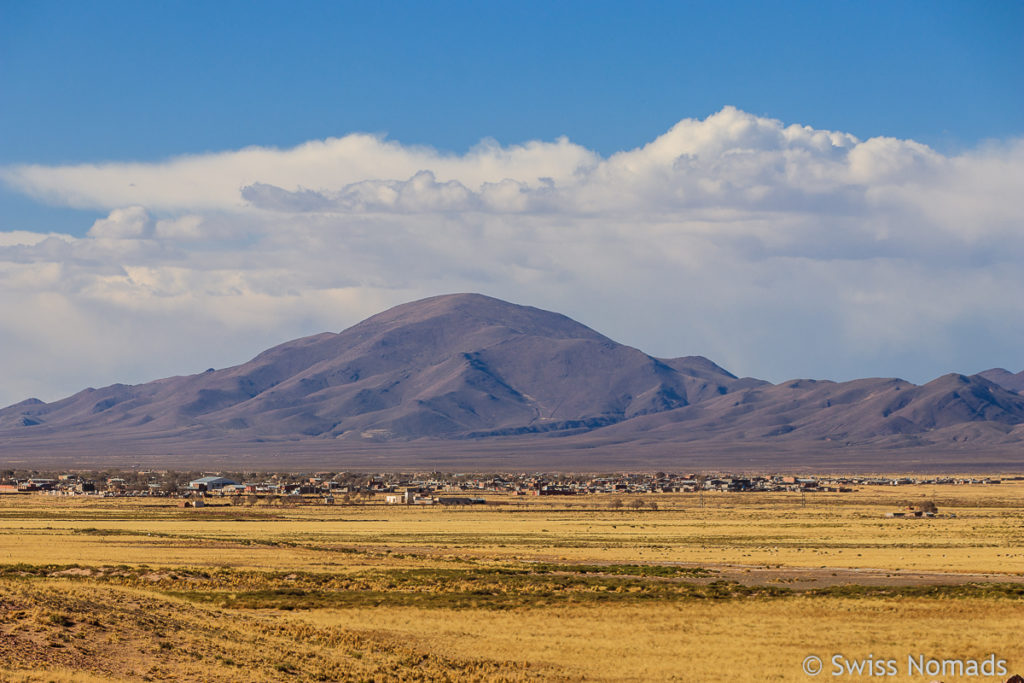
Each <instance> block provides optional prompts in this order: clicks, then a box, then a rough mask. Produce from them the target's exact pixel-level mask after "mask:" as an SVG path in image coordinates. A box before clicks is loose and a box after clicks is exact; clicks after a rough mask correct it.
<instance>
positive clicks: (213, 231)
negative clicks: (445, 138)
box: [0, 107, 1024, 404]
mask: <svg viewBox="0 0 1024 683" xmlns="http://www.w3.org/2000/svg"><path fill="white" fill-rule="evenodd" d="M0 179H2V180H3V181H4V182H5V183H6V184H7V185H8V186H10V187H11V188H14V189H16V190H20V191H22V192H24V193H26V194H29V195H31V196H34V197H38V198H40V199H41V200H43V201H48V202H53V203H56V204H61V205H67V206H75V207H90V208H101V209H103V210H106V211H108V212H109V213H108V215H107V217H105V218H102V219H100V220H97V221H96V222H95V223H94V224H93V225H92V226H91V228H89V229H88V231H87V232H86V234H85V236H84V237H81V238H74V237H70V236H67V235H62V234H37V233H30V232H17V233H15V232H9V233H0V337H2V338H3V339H4V340H5V347H4V349H5V354H3V356H2V357H0V373H3V376H4V377H5V378H6V382H5V384H4V386H3V387H0V404H6V403H11V402H14V401H16V400H20V399H22V398H25V397H27V396H29V395H39V396H40V397H41V398H44V399H46V400H50V399H54V398H57V397H59V396H60V395H62V394H66V393H70V392H71V391H73V390H76V389H79V388H81V387H83V386H86V385H90V384H92V385H96V384H104V383H109V382H114V381H126V382H136V381H143V380H147V379H153V378H156V377H160V376H165V375H169V374H175V373H182V372H196V371H201V370H203V369H205V368H206V367H209V366H221V365H224V364H228V363H237V362H242V361H244V360H246V359H247V358H248V357H249V356H251V355H254V354H255V353H257V352H258V351H260V350H262V349H263V348H265V347H267V346H269V345H271V344H273V343H275V342H279V341H283V340H286V339H289V338H292V337H295V336H298V335H301V334H309V333H314V332H320V331H323V330H339V329H342V328H344V327H346V326H348V325H350V324H353V323H355V322H357V321H358V320H360V319H362V318H363V317H365V316H367V315H370V314H372V313H374V312H377V311H379V310H381V309H383V308H385V307H387V306H389V305H393V304H397V303H401V302H403V301H408V300H411V299H414V298H418V297H422V296H430V295H434V294H438V293H444V292H453V291H480V292H483V293H486V294H490V295H494V296H498V297H502V298H506V299H509V300H512V301H516V302H520V303H526V304H531V305H535V306H541V307H545V308H550V309H554V310H558V311H561V312H564V313H566V314H568V315H570V316H573V317H575V318H577V319H579V320H581V321H582V322H584V323H587V324H589V325H591V326H593V327H595V328H597V329H598V330H600V331H601V332H604V333H606V334H608V335H609V336H611V337H613V338H615V339H618V340H620V341H623V342H626V343H629V344H632V345H634V346H637V347H639V348H642V349H644V350H646V351H649V352H651V353H655V354H658V355H662V356H673V355H685V354H692V353H700V354H704V355H707V356H709V357H711V358H712V359H714V360H715V361H717V362H720V363H722V364H723V365H725V366H726V367H727V368H729V369H731V370H733V371H735V372H737V373H742V374H754V375H758V376H762V377H766V378H768V379H772V380H776V381H781V380H784V379H787V378H789V377H793V376H817V377H837V378H849V377H854V376H863V375H902V376H905V377H908V378H909V379H913V380H915V381H922V380H926V379H929V378H930V377H933V376H935V375H938V374H941V373H943V372H947V371H954V370H955V371H963V372H976V371H979V370H982V369H985V368H987V367H990V366H996V365H1007V366H1010V369H1013V370H1019V369H1021V368H1022V367H1024V357H1022V355H1021V353H1020V351H1019V349H1018V346H1019V344H1018V341H1019V339H1020V338H1021V335H1022V333H1024V315H1022V311H1021V304H1020V303H1019V302H1020V301H1024V272H1022V269H1021V268H1020V267H1019V264H1020V263H1022V262H1024V192H1022V191H1024V142H1021V141H1017V140H1008V141H994V142H991V143H988V144H986V145H984V146H981V147H979V148H978V149H974V150H970V151H968V152H965V153H963V154H959V155H955V156H950V155H943V154H940V153H939V152H937V151H935V150H933V149H930V148H929V147H927V146H925V145H922V144H920V143H918V142H915V141H913V140H898V139H893V138H883V137H877V138H870V139H867V140H860V139H858V138H856V137H854V136H852V135H849V134H847V133H843V132H837V131H827V130H817V129H813V128H810V127H807V126H802V125H795V124H785V123H783V122H780V121H777V120H774V119H769V118H764V117H758V116H754V115H751V114H748V113H746V112H743V111H740V110H737V109H735V108H732V107H726V108H725V109H723V110H722V111H720V112H718V113H716V114H714V115H712V116H709V117H707V118H705V119H685V120H683V121H680V122H679V123H678V124H676V125H675V126H673V127H672V129H671V130H669V131H667V132H666V133H664V134H663V135H661V136H659V137H657V138H655V139H654V140H652V141H650V142H649V143H647V144H644V145H641V146H638V147H636V148H635V149H631V150H626V151H623V152H620V153H617V154H613V155H611V156H609V157H607V158H602V157H601V156H600V155H598V154H596V153H595V152H593V151H591V150H588V149H585V148H583V147H581V146H579V145H576V144H574V143H572V142H570V141H569V140H568V139H564V138H563V139H559V140H556V141H554V142H536V141H535V142H528V143H525V144H522V145H513V146H508V147H502V146H500V145H498V144H496V143H494V142H489V141H485V142H483V143H481V144H480V145H478V146H477V147H475V148H473V149H471V150H470V151H468V152H466V153H465V154H446V153H441V152H438V151H436V150H433V149H429V148H424V147H410V146H404V145H402V144H400V143H398V142H395V141H390V140H387V139H385V138H383V137H381V136H372V135H364V134H352V135H347V136H345V137H341V138H330V139H327V140H324V141H313V142H309V143H305V144H303V145H299V146H298V147H295V148H292V149H273V148H258V147H253V148H247V149H242V150H238V151H227V152H221V153H216V154H205V155H194V156H188V157H179V158H173V159H169V160H166V161H159V162H148V163H94V164H83V165H75V166H54V167H51V166H41V165H21V166H12V167H6V168H2V169H0ZM84 227H86V226H83V228H84Z"/></svg>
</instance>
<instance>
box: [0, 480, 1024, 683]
mask: <svg viewBox="0 0 1024 683" xmlns="http://www.w3.org/2000/svg"><path fill="white" fill-rule="evenodd" d="M634 499H635V498H634V497H632V496H623V497H622V500H623V501H624V502H625V503H626V505H625V506H623V507H622V508H618V509H616V508H613V507H612V502H613V501H614V500H615V497H614V496H607V495H597V496H586V497H564V498H562V497H560V498H522V497H513V496H506V495H503V494H502V495H496V494H495V495H490V496H489V504H488V505H485V506H472V507H465V508H441V507H427V506H416V507H405V506H387V505H383V504H380V503H373V504H367V505H353V506H340V505H339V506H325V505H313V504H308V505H307V504H304V505H294V504H293V505H288V504H279V503H277V502H275V504H269V503H270V501H262V502H260V503H257V504H254V505H246V504H242V505H235V504H231V503H230V502H229V501H228V499H218V498H213V499H212V502H213V503H214V504H213V505H211V506H208V507H206V508H201V509H183V508H179V507H177V506H176V505H174V501H171V500H166V499H152V500H146V499H97V498H57V497H51V496H40V495H33V496H5V497H0V680H5V681H6V680H13V681H50V680H55V681H109V680H183V679H194V680H210V681H235V680H237V681H249V680H254V681H278V680H296V681H305V680H321V681H335V680H339V681H349V680H352V681H358V680H381V681H384V680H452V681H462V680H545V681H546V680H583V679H588V680H615V681H618V680H682V681H714V680H755V679H756V680H780V681H789V680H792V681H798V680H799V681H807V680H813V679H811V678H809V677H808V676H806V675H805V674H804V673H803V672H802V670H801V661H802V660H803V658H804V657H805V656H807V655H809V654H816V655H819V656H821V657H823V658H824V659H826V669H825V671H824V673H823V674H822V675H821V677H822V678H828V679H830V680H858V679H857V677H856V676H848V675H843V676H840V677H833V676H831V675H830V667H829V664H828V661H827V660H828V658H829V657H831V655H833V654H836V653H842V654H843V655H844V656H846V657H848V658H851V659H856V658H866V657H868V656H869V655H873V657H874V658H875V659H878V658H889V657H891V658H895V659H898V660H899V661H900V667H901V671H903V670H905V669H906V666H905V659H906V657H907V656H908V655H917V654H923V655H926V656H928V657H932V656H934V657H940V658H975V659H978V660H981V659H982V658H984V657H987V656H988V655H989V654H992V653H995V654H996V655H998V656H999V657H1000V658H1002V659H1005V660H1006V661H1007V664H1006V666H1007V668H1008V669H1009V671H1010V673H1014V672H1019V673H1024V651H1022V649H1024V644H1022V642H1021V638H1020V633H1021V629H1020V624H1021V623H1024V482H1010V483H1004V484H1000V485H995V486H935V487H924V486H913V487H863V488H862V489H861V490H859V491H856V492H853V493H842V494H840V493H808V494H806V495H801V494H795V493H771V494H737V493H730V494H725V493H723V494H704V495H703V496H698V495H697V494H656V495H651V496H644V497H643V499H644V501H645V502H647V503H648V504H649V503H650V502H652V501H654V502H656V503H657V509H656V510H655V509H651V508H650V507H649V506H648V507H645V508H643V509H641V510H634V509H632V508H631V507H630V505H629V503H630V502H631V501H632V500H634ZM924 501H933V502H935V504H936V505H938V507H939V512H940V516H939V517H936V518H934V519H886V518H885V516H884V515H885V513H886V512H890V511H896V510H899V509H900V508H901V507H905V506H906V505H908V504H915V505H916V504H919V503H921V502H924ZM221 503H223V504H221ZM951 514H955V515H956V516H955V517H952V516H947V515H951ZM933 678H935V677H919V678H914V677H909V678H908V677H907V676H902V677H897V678H896V679H895V680H933ZM1006 678H1008V675H1007V676H1003V677H1002V678H971V677H962V678H957V677H956V676H949V675H946V676H943V677H941V680H944V681H952V680H1005V679H1006ZM863 680H875V679H874V678H868V677H865V678H864V679H863ZM890 680H893V679H890Z"/></svg>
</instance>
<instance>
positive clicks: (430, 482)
mask: <svg viewBox="0 0 1024 683" xmlns="http://www.w3.org/2000/svg"><path fill="white" fill-rule="evenodd" d="M1004 480H1005V481H1015V480H1024V476H1015V477H1007V478H993V477H948V476H946V477H928V478H924V477H887V476H795V475H783V474H774V475H737V474H730V473H721V472H718V473H702V474H698V473H688V474H673V473H665V472H654V473H615V474H601V475H593V474H557V473H543V472H530V473H517V474H510V473H500V474H479V473H474V474H466V473H461V474H453V473H440V472H431V473H422V472H421V473H394V472H391V473H357V472H316V473H280V472H279V473H266V472H263V473H256V472H176V471H173V470H161V471H147V470H130V471H116V470H115V471H110V470H108V471H101V472H98V471H82V472H38V471H20V470H19V471H15V470H6V471H3V472H0V494H32V493H35V494H44V495H56V496H97V497H112V498H117V497H140V496H152V497H170V498H197V497H205V496H220V497H223V496H257V497H279V496H293V497H298V498H301V499H306V498H312V499H314V500H319V501H320V502H324V503H328V504H334V503H335V502H337V503H340V504H352V503H368V502H374V503H383V504H428V505H429V504H434V503H441V504H474V503H485V502H487V501H488V499H486V498H481V497H473V494H484V493H488V494H507V495H510V496H588V495H602V494H619V495H622V494H626V495H628V494H636V495H655V494H661V493H695V492H700V491H719V492H735V493H744V492H830V493H850V492H853V491H855V490H856V489H857V487H865V486H919V485H961V486H992V485H997V484H1001V483H1002V482H1003V481H1004ZM491 500H493V497H492V498H491Z"/></svg>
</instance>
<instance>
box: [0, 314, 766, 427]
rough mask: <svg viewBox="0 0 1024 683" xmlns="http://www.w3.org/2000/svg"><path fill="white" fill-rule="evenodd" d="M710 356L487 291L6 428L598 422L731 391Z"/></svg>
mask: <svg viewBox="0 0 1024 683" xmlns="http://www.w3.org/2000/svg"><path fill="white" fill-rule="evenodd" d="M751 382H753V383H755V384H757V383H759V382H758V381H757V380H746V381H740V380H737V378H735V377H734V376H732V375H731V374H729V373H728V372H726V371H724V370H722V369H721V368H720V367H718V366H717V365H715V364H714V363H712V362H711V361H709V360H707V359H705V358H699V357H691V358H677V359H672V360H668V361H663V360H659V359H656V358H652V357H651V356H648V355H646V354H644V353H642V352H640V351H638V350H636V349H634V348H631V347H628V346H623V345H621V344H617V343H615V342H613V341H612V340H610V339H608V338H607V337H604V336H602V335H600V334H598V333H597V332H595V331H593V330H591V329H590V328H588V327H585V326H583V325H581V324H579V323H577V322H575V321H573V320H571V319H569V318H567V317H565V316H563V315H559V314H556V313H550V312H548V311H542V310H540V309H536V308H530V307H526V306H517V305H514V304H510V303H506V302H504V301H499V300H497V299H492V298H489V297H485V296H481V295H478V294H457V295H450V296H440V297H434V298H431V299H425V300H423V301H417V302H413V303H410V304H405V305H402V306H398V307H396V308H393V309H391V310H388V311H385V312H384V313H381V314H379V315H376V316H373V317H372V318H369V319H367V320H365V321H363V322H362V323H359V324H358V325H356V326H354V327H351V328H349V329H347V330H345V331H344V332H341V333H339V334H331V333H324V334H319V335H314V336H312V337H306V338H303V339H298V340H295V341H291V342H287V343H285V344H281V345H280V346H276V347H274V348H272V349H270V350H268V351H265V352H264V353H261V354H260V355H259V356H257V357H256V358H254V359H252V360H251V361H249V362H248V363H245V364H243V365H239V366H236V367H233V368H228V369H224V370H209V371H207V372H205V373H202V374H199V375H192V376H188V377H173V378H170V379H163V380H158V381H155V382H150V383H147V384H141V385H136V386H127V385H123V384H115V385H112V386H109V387H105V388H103V389H86V390H85V391H82V392H79V393H78V394H75V395H74V396H71V397H69V398H66V399H63V400H61V401H56V402H54V403H49V404H47V403H42V402H39V401H35V400H31V399H30V400H29V401H25V402H22V403H19V404H16V405H14V406H11V407H9V408H6V409H4V410H0V437H3V436H11V435H14V434H16V433H19V432H20V433H25V432H32V433H33V434H34V435H41V434H45V433H52V434H58V433H63V434H67V433H68V432H82V433H104V434H107V435H110V434H111V433H112V432H116V433H117V434H119V435H124V436H137V437H140V438H141V437H155V436H177V437H180V436H186V435H188V436H195V437H213V436H223V435H230V436H231V437H233V438H237V439H243V440H253V439H261V438H263V439H265V438H319V439H338V438H341V439H357V440H363V439H373V440H391V439H416V438H421V437H447V438H461V437H484V436H496V435H509V434H527V433H538V432H560V433H566V432H576V431H581V430H588V429H595V428H598V427H601V426H605V425H608V424H614V423H616V422H620V421H623V420H628V419H631V418H634V417H636V416H638V415H643V414H646V413H654V412H660V411H664V410H669V409H672V408H677V407H680V406H685V405H688V404H690V403H693V402H696V401H700V400H703V399H705V398H707V397H708V396H717V395H721V394H724V393H727V392H728V391H729V389H730V387H732V386H734V385H737V383H739V384H740V385H743V386H747V385H749V384H750V383H751Z"/></svg>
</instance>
